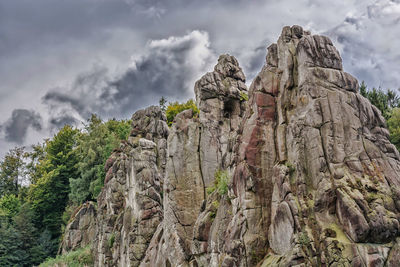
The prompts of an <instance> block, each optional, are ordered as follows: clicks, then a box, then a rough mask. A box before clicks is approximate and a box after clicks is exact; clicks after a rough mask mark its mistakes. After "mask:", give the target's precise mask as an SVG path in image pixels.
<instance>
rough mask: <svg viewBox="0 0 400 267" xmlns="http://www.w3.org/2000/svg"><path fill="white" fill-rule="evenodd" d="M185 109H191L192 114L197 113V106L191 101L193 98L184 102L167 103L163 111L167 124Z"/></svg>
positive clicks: (170, 123) (169, 124)
mask: <svg viewBox="0 0 400 267" xmlns="http://www.w3.org/2000/svg"><path fill="white" fill-rule="evenodd" d="M187 109H191V110H193V114H194V115H197V114H199V109H198V108H197V106H196V103H195V102H194V101H193V99H189V100H188V101H187V102H186V103H179V102H172V103H169V104H168V107H167V109H166V111H165V114H166V116H167V124H168V126H171V125H172V123H173V121H174V118H175V116H176V115H178V114H179V113H181V112H182V111H184V110H187Z"/></svg>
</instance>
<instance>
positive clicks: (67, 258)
mask: <svg viewBox="0 0 400 267" xmlns="http://www.w3.org/2000/svg"><path fill="white" fill-rule="evenodd" d="M93 264H94V258H93V255H92V253H91V247H90V246H86V247H84V248H80V249H77V250H75V251H71V252H69V253H67V254H64V255H58V256H57V257H56V258H53V259H47V260H46V261H45V262H43V263H42V264H40V265H39V266H40V267H51V266H69V267H81V266H82V267H83V266H93Z"/></svg>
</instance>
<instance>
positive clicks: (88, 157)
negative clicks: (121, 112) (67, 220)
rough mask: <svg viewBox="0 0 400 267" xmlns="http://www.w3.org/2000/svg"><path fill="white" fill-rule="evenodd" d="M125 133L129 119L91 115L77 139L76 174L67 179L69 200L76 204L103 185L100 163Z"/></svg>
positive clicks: (96, 192)
mask: <svg viewBox="0 0 400 267" xmlns="http://www.w3.org/2000/svg"><path fill="white" fill-rule="evenodd" d="M129 132H130V122H129V121H124V120H123V121H117V120H109V121H107V122H103V121H102V120H101V119H100V118H98V117H97V116H96V115H92V117H91V118H90V119H89V121H88V125H86V127H85V132H83V133H81V134H79V136H78V138H77V148H76V155H77V158H78V164H77V171H78V176H77V177H73V178H71V179H70V184H71V192H70V195H69V197H70V200H71V201H72V202H74V203H75V204H80V203H82V202H84V201H86V200H94V199H95V198H96V197H97V195H98V194H99V193H100V190H101V188H102V187H103V185H104V178H105V175H106V174H105V171H104V164H105V162H106V160H107V159H108V158H109V157H110V155H111V152H112V150H113V149H114V148H116V147H117V146H118V145H119V143H120V141H121V140H126V139H127V137H128V135H129Z"/></svg>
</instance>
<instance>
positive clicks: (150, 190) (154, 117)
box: [94, 106, 169, 266]
mask: <svg viewBox="0 0 400 267" xmlns="http://www.w3.org/2000/svg"><path fill="white" fill-rule="evenodd" d="M165 121H166V118H165V115H164V114H163V113H162V112H161V109H160V108H159V107H155V106H152V107H149V108H147V109H144V110H140V111H137V112H136V113H135V114H134V115H133V116H132V128H133V130H132V133H131V136H130V137H129V138H128V142H124V143H121V147H120V148H119V149H117V150H116V151H115V152H114V153H113V154H112V155H111V157H110V159H109V160H108V161H107V163H106V166H105V167H106V171H107V177H106V181H105V185H104V188H103V190H102V192H101V193H100V195H99V197H98V199H97V202H98V215H97V225H98V227H97V232H96V239H95V242H94V256H95V266H139V264H140V262H141V261H142V259H143V258H144V257H145V252H146V250H147V247H148V246H149V243H150V241H151V238H152V237H153V234H154V233H155V231H156V230H157V227H158V225H159V224H160V223H161V221H162V219H163V211H162V189H161V187H162V182H163V176H164V173H165V165H166V153H167V142H166V138H167V137H168V132H169V130H168V126H167V124H166V122H165Z"/></svg>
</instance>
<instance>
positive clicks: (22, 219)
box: [0, 115, 130, 266]
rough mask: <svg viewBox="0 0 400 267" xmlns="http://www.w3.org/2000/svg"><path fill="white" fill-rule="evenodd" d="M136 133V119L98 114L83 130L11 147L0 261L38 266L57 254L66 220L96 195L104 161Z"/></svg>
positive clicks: (3, 190)
mask: <svg viewBox="0 0 400 267" xmlns="http://www.w3.org/2000/svg"><path fill="white" fill-rule="evenodd" d="M129 133H130V121H127V120H121V121H118V120H109V121H107V122H103V121H102V120H101V119H100V118H99V117H98V116H96V115H92V117H91V118H90V119H89V120H88V122H87V125H85V127H84V128H83V129H82V130H79V129H76V128H73V127H71V126H69V125H66V126H64V127H63V128H62V129H61V130H59V131H58V132H57V133H56V134H55V135H54V137H52V138H51V139H48V140H45V141H44V142H43V143H41V144H37V145H34V146H33V147H32V148H31V149H29V150H28V151H26V150H25V148H23V147H17V148H13V149H11V150H10V151H9V152H8V153H7V154H6V155H5V157H4V159H3V160H2V161H1V162H0V266H33V265H38V264H39V263H41V262H43V261H44V260H45V259H46V258H48V257H54V256H55V255H56V254H57V250H58V246H59V243H60V240H61V236H62V233H63V230H64V227H65V225H66V224H67V222H68V220H69V218H70V216H71V213H72V212H73V211H74V209H76V207H78V206H79V205H80V204H81V203H83V202H85V201H87V200H95V199H96V197H97V195H98V194H99V192H100V190H101V188H102V187H103V184H104V177H105V172H104V163H105V161H106V160H107V158H108V157H109V156H110V155H111V153H112V151H113V149H115V148H117V147H118V146H119V144H120V141H121V140H125V139H126V138H127V137H128V135H129Z"/></svg>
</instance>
